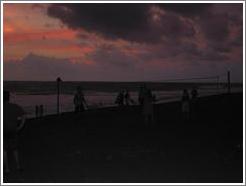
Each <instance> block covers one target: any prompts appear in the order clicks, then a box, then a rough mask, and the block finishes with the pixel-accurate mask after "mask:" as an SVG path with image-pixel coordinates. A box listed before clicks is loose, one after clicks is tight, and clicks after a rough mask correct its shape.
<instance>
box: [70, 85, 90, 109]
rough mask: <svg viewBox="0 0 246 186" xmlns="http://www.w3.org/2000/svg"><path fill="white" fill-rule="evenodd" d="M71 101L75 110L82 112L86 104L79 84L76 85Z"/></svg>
mask: <svg viewBox="0 0 246 186" xmlns="http://www.w3.org/2000/svg"><path fill="white" fill-rule="evenodd" d="M73 103H74V106H75V112H83V111H84V110H85V106H87V103H86V101H85V97H84V94H83V92H82V88H81V87H80V86H78V87H77V92H76V93H75V95H74V98H73Z"/></svg>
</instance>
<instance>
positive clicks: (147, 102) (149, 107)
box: [143, 87, 154, 125]
mask: <svg viewBox="0 0 246 186" xmlns="http://www.w3.org/2000/svg"><path fill="white" fill-rule="evenodd" d="M143 115H144V122H145V125H149V124H153V123H154V107H153V95H152V92H151V90H150V89H147V88H146V87H145V88H144V95H143Z"/></svg>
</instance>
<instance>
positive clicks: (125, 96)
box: [124, 89, 134, 106]
mask: <svg viewBox="0 0 246 186" xmlns="http://www.w3.org/2000/svg"><path fill="white" fill-rule="evenodd" d="M124 99H125V105H127V106H128V105H130V103H131V104H133V103H134V101H133V100H132V98H131V95H130V93H129V91H128V90H127V89H126V90H125V94H124Z"/></svg>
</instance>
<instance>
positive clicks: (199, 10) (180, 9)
mask: <svg viewBox="0 0 246 186" xmlns="http://www.w3.org/2000/svg"><path fill="white" fill-rule="evenodd" d="M157 5H158V6H160V7H161V8H163V9H165V10H167V11H172V12H175V13H177V14H180V15H184V16H189V17H193V16H197V15H201V14H203V13H205V12H207V10H208V9H209V8H210V7H211V6H212V5H213V4H211V3H163V4H157Z"/></svg>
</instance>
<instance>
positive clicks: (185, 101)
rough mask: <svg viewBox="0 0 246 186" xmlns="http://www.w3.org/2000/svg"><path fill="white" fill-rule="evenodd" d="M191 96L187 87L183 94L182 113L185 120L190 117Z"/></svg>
mask: <svg viewBox="0 0 246 186" xmlns="http://www.w3.org/2000/svg"><path fill="white" fill-rule="evenodd" d="M189 101H190V96H189V93H188V91H187V89H184V90H183V95H182V114H183V117H184V119H185V120H187V119H189V115H190V104H189Z"/></svg>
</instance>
